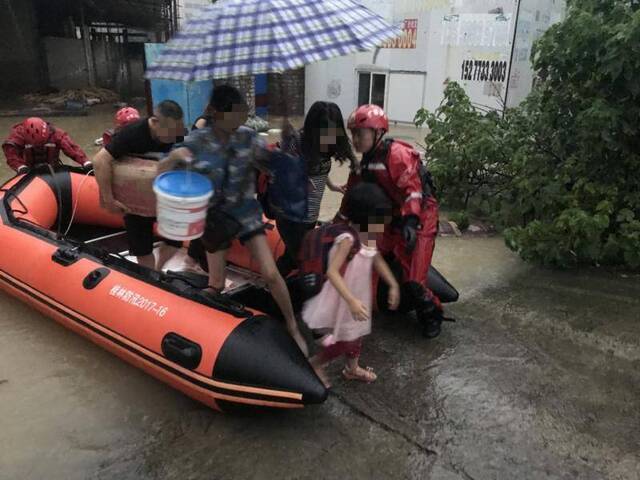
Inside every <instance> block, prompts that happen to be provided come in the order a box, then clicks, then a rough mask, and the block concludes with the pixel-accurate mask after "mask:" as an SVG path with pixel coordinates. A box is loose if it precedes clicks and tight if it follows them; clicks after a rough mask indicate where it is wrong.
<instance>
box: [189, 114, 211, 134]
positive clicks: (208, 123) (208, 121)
mask: <svg viewBox="0 0 640 480" xmlns="http://www.w3.org/2000/svg"><path fill="white" fill-rule="evenodd" d="M200 120H204V121H205V122H206V123H205V125H204V128H207V127H210V126H211V125H213V117H212V116H211V115H200V116H199V117H198V118H196V121H195V122H193V125H192V126H191V130H192V131H193V130H198V127H196V123H198V122H199V121H200Z"/></svg>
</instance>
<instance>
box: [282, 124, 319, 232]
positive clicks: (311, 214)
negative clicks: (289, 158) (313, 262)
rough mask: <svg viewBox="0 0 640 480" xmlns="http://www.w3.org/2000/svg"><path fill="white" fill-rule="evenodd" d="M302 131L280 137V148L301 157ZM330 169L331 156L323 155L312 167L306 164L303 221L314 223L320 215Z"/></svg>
mask: <svg viewBox="0 0 640 480" xmlns="http://www.w3.org/2000/svg"><path fill="white" fill-rule="evenodd" d="M301 137H302V131H299V132H298V131H293V132H291V135H289V136H287V137H286V138H283V139H282V143H281V147H282V150H283V151H285V152H287V153H292V154H295V155H299V156H300V157H301V158H302V146H301ZM330 171H331V157H328V156H327V157H323V158H321V159H320V161H319V162H317V163H316V164H315V165H314V167H313V168H309V166H307V175H308V177H309V186H308V191H309V195H308V197H307V218H306V219H305V223H316V222H317V221H318V217H319V216H320V205H321V203H322V197H323V196H324V191H325V189H326V188H327V181H328V179H329V172H330Z"/></svg>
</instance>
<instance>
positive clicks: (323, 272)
mask: <svg viewBox="0 0 640 480" xmlns="http://www.w3.org/2000/svg"><path fill="white" fill-rule="evenodd" d="M343 233H350V234H351V235H352V236H353V239H354V242H353V245H352V246H351V250H350V252H349V256H348V257H347V262H349V261H351V259H352V258H353V257H354V256H355V255H356V254H357V253H358V251H359V250H360V240H359V237H358V233H357V232H356V231H355V230H354V229H353V228H351V227H350V226H349V225H346V224H344V223H333V224H332V223H328V224H325V225H322V226H321V227H318V228H314V229H313V230H310V231H309V232H307V234H306V235H305V237H304V239H303V240H302V245H301V247H300V255H299V265H300V277H301V278H302V280H303V282H302V283H303V286H302V288H303V290H304V293H305V296H307V297H311V296H314V295H317V294H318V293H320V290H322V286H323V285H324V282H325V280H326V279H327V269H328V268H329V252H330V251H331V247H333V243H334V242H335V239H336V238H337V237H338V236H340V235H342V234H343Z"/></svg>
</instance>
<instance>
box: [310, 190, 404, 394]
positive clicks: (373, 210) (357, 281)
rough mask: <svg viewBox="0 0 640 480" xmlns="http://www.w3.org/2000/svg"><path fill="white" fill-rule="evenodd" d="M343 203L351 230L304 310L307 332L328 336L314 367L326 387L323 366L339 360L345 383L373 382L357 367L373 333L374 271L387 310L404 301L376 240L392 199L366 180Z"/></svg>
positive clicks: (339, 240) (333, 249) (335, 245)
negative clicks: (383, 285) (385, 292)
mask: <svg viewBox="0 0 640 480" xmlns="http://www.w3.org/2000/svg"><path fill="white" fill-rule="evenodd" d="M345 202H346V205H347V209H348V210H349V219H350V221H351V223H350V227H351V228H348V229H344V231H343V233H340V234H339V235H337V236H336V237H335V240H334V241H333V245H332V246H331V249H330V251H329V255H328V260H327V269H326V279H327V280H328V281H326V282H325V283H324V285H323V286H322V290H321V291H320V293H318V295H316V296H315V297H313V298H312V299H310V300H309V301H308V302H307V303H306V304H305V305H304V308H303V310H302V319H303V320H304V322H305V323H306V324H307V325H308V326H309V328H310V329H312V330H315V331H319V332H321V333H324V334H325V336H324V337H323V338H322V340H321V341H320V345H321V349H320V352H319V353H317V354H316V355H315V356H313V357H312V358H311V359H310V363H311V365H312V366H313V368H314V369H315V371H316V373H317V375H318V377H320V379H321V380H322V381H323V383H324V384H325V385H326V386H327V387H329V386H330V382H329V380H328V378H327V374H326V372H325V366H326V365H327V364H328V363H329V362H331V361H332V360H334V359H335V358H337V357H339V356H344V357H345V358H346V365H345V367H344V370H343V371H342V375H343V376H344V377H345V378H346V379H348V380H360V381H363V382H367V383H370V382H373V381H374V380H375V379H376V378H377V376H376V374H375V373H374V372H373V369H372V368H370V367H364V368H363V367H361V366H360V364H359V360H360V352H361V349H362V338H363V337H364V336H365V335H368V334H369V333H371V310H372V307H373V292H372V290H373V282H372V275H373V271H374V270H375V271H376V272H377V273H378V274H379V275H380V278H381V279H382V280H383V281H384V282H386V283H387V284H388V285H389V295H388V304H389V309H391V310H395V309H397V308H398V304H399V302H400V287H399V285H398V282H397V281H396V279H395V277H394V276H393V274H392V273H391V270H390V269H389V266H388V265H387V263H386V262H385V260H384V259H383V258H382V256H381V255H380V253H379V252H378V250H377V248H376V236H378V235H379V234H381V233H382V232H383V231H384V224H385V223H388V221H389V219H390V217H391V203H390V201H389V199H388V198H387V196H386V194H385V193H384V192H383V191H382V190H381V189H380V187H378V186H377V185H375V184H373V183H368V182H362V183H360V184H358V185H356V186H355V187H353V188H351V189H350V190H349V192H348V193H347V197H346V198H345Z"/></svg>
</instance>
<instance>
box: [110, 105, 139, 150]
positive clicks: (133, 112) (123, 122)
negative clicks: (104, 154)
mask: <svg viewBox="0 0 640 480" xmlns="http://www.w3.org/2000/svg"><path fill="white" fill-rule="evenodd" d="M138 120H140V112H138V110H137V109H135V108H133V107H124V108H121V109H120V110H118V111H117V112H116V115H115V117H114V119H113V124H114V128H110V129H108V130H105V132H104V133H103V134H102V146H103V147H106V146H107V145H109V143H110V142H111V139H112V138H113V136H114V135H115V134H116V133H118V131H119V130H120V129H121V128H122V127H126V126H127V125H129V124H131V123H133V122H137V121H138Z"/></svg>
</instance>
